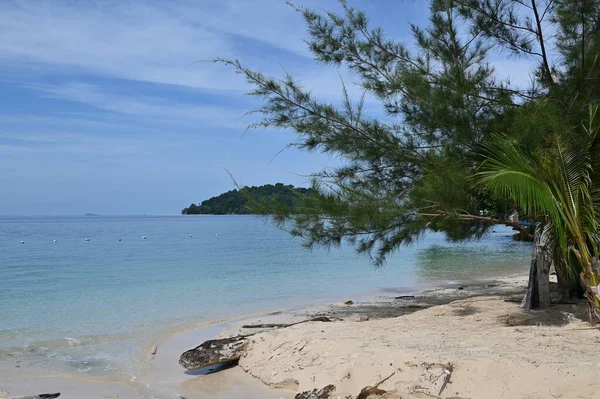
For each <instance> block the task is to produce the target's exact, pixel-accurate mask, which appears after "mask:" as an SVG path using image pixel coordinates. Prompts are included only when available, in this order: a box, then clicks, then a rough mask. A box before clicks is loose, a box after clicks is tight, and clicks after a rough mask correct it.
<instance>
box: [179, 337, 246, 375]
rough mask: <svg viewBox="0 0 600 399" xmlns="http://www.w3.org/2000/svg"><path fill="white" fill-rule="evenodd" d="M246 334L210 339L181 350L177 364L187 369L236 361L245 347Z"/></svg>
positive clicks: (197, 368)
mask: <svg viewBox="0 0 600 399" xmlns="http://www.w3.org/2000/svg"><path fill="white" fill-rule="evenodd" d="M247 337H248V335H238V336H235V337H229V338H221V339H211V340H208V341H205V342H203V343H201V344H200V345H198V346H197V347H195V348H193V349H190V350H188V351H185V352H183V354H182V355H181V357H180V358H179V364H180V365H181V366H182V367H183V368H186V369H188V370H199V369H203V368H205V367H209V366H214V365H217V364H226V363H231V362H237V361H238V360H239V359H240V357H241V356H242V353H243V352H244V350H245V349H246V345H247V344H248V341H247V340H246V338H247Z"/></svg>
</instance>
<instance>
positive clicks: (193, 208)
mask: <svg viewBox="0 0 600 399" xmlns="http://www.w3.org/2000/svg"><path fill="white" fill-rule="evenodd" d="M244 191H245V192H244V193H243V194H242V193H241V192H240V190H230V191H227V192H226V193H223V194H221V195H218V196H216V197H212V198H209V199H207V200H204V201H202V203H200V205H196V204H191V205H190V206H189V207H187V208H183V209H182V210H181V214H182V215H248V214H253V213H254V212H252V211H251V209H250V208H249V207H248V198H252V200H254V201H256V202H261V201H264V200H272V201H275V202H277V203H280V204H283V205H288V206H291V207H293V206H294V204H295V203H296V202H297V201H298V194H301V195H305V194H310V193H312V191H313V190H312V189H311V188H303V187H294V186H292V185H285V184H283V183H277V184H275V185H273V184H265V185H264V186H253V187H245V188H244Z"/></svg>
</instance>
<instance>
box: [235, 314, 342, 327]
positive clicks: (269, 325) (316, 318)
mask: <svg viewBox="0 0 600 399" xmlns="http://www.w3.org/2000/svg"><path fill="white" fill-rule="evenodd" d="M309 321H322V322H330V321H333V320H331V319H330V318H329V317H326V316H320V317H313V318H312V319H307V320H302V321H297V322H296V323H289V324H276V323H267V324H244V325H243V326H242V328H285V327H291V326H295V325H297V324H302V323H307V322H309Z"/></svg>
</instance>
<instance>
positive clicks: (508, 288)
mask: <svg viewBox="0 0 600 399" xmlns="http://www.w3.org/2000/svg"><path fill="white" fill-rule="evenodd" d="M526 283H527V275H525V274H518V275H510V276H504V277H498V278H490V279H481V280H479V281H478V282H473V281H471V282H469V283H467V284H464V285H459V284H456V285H453V286H448V284H446V285H445V286H441V287H439V288H437V289H428V290H421V291H420V293H415V292H411V293H406V295H401V296H400V297H402V298H400V299H396V297H395V296H385V295H376V296H372V297H371V299H370V300H369V301H364V302H358V300H356V299H353V298H350V297H348V299H349V300H354V301H356V302H355V303H354V304H353V305H350V306H348V305H344V304H342V303H339V302H334V303H331V302H329V303H321V304H315V305H312V306H298V307H294V308H287V309H280V310H272V309H271V310H270V311H268V312H253V313H251V314H244V315H238V316H233V317H230V318H224V319H217V320H211V321H206V322H202V323H200V324H197V323H196V324H194V325H187V326H179V327H176V328H175V329H171V330H169V331H166V332H164V333H163V334H161V335H160V336H158V337H155V339H152V340H146V342H145V343H144V345H143V347H142V348H140V351H139V353H140V357H142V359H140V360H141V361H142V370H143V372H142V373H141V375H140V376H137V378H136V379H135V380H133V381H130V382H129V383H125V384H123V383H119V382H115V381H102V380H96V379H93V378H92V379H89V378H82V377H77V376H65V375H63V376H46V377H43V378H40V379H38V378H28V379H29V380H38V381H37V382H35V383H33V384H32V383H30V382H27V381H24V380H23V379H21V380H20V381H18V379H13V380H12V382H13V383H12V384H11V387H9V388H12V391H14V393H13V392H11V394H25V393H27V394H31V393H34V392H31V391H30V390H28V391H27V392H25V391H24V389H22V388H27V386H28V387H29V389H31V388H32V387H34V386H35V387H38V386H40V384H39V380H43V381H45V382H46V383H48V381H52V384H48V386H49V387H53V386H57V387H58V385H59V383H60V382H63V383H64V381H65V380H68V381H69V384H66V385H67V388H68V390H64V389H63V390H62V391H63V392H64V393H63V395H62V396H61V397H65V398H67V399H68V398H70V397H73V398H75V397H77V396H73V395H72V394H73V393H76V392H82V391H81V389H84V388H83V387H84V386H88V385H89V384H95V386H99V385H98V384H101V385H102V386H103V387H104V388H105V389H104V390H103V391H102V392H103V393H102V394H101V395H100V396H98V398H103V399H104V398H112V397H115V398H116V397H117V396H118V397H119V398H129V397H131V398H137V397H147V396H144V395H147V394H148V393H151V394H152V395H153V397H155V398H161V399H162V398H179V397H185V398H188V399H195V398H203V399H204V398H215V399H217V398H219V399H220V398H240V399H241V398H256V399H259V398H269V399H270V398H273V399H278V398H286V399H287V398H293V397H294V393H295V392H296V391H297V390H298V389H303V388H306V383H305V382H302V381H298V383H297V384H296V383H293V382H292V383H290V382H289V381H288V382H285V380H284V381H283V382H282V381H274V380H271V379H269V378H266V377H265V374H264V373H266V372H267V369H269V368H272V369H273V370H274V369H277V368H279V367H280V366H279V365H278V364H277V363H269V362H265V365H264V368H263V369H261V368H260V367H259V368H257V367H256V366H255V365H252V364H250V363H249V361H250V360H244V359H242V360H241V361H240V367H235V368H233V369H229V370H225V371H222V372H219V373H215V374H209V375H204V376H199V375H198V374H197V373H194V372H187V373H186V372H185V370H184V369H183V368H181V367H180V366H179V365H178V364H177V360H178V358H179V356H180V355H181V353H182V352H183V351H185V350H187V349H190V348H192V347H195V346H197V345H199V344H200V343H201V342H203V341H205V340H208V339H213V338H215V337H217V336H220V337H222V336H230V335H237V334H239V333H244V332H247V330H244V329H243V328H241V326H242V325H243V324H257V323H292V322H295V321H299V320H302V319H306V318H308V317H312V316H317V315H326V316H330V317H333V318H340V319H343V320H344V321H343V322H340V323H323V324H327V325H326V326H322V325H321V323H319V326H318V328H323V329H325V328H330V327H331V325H334V324H338V325H339V324H343V323H360V324H361V325H365V324H369V323H371V322H377V321H378V320H381V321H384V322H385V321H387V320H394V319H396V318H398V317H400V316H402V317H405V316H407V315H411V314H414V313H416V312H420V311H425V310H428V309H429V310H430V308H434V307H438V306H447V305H448V304H449V303H452V302H455V301H461V300H465V299H468V298H472V297H476V296H481V295H485V296H492V295H496V296H498V295H500V296H501V297H502V298H506V297H510V296H511V295H513V296H514V295H519V296H520V294H521V293H522V292H524V288H525V286H526ZM413 296H414V297H415V298H411V297H413ZM362 297H363V298H366V297H367V294H365V295H364V296H362ZM513 299H515V300H517V299H520V298H517V297H515V298H513ZM512 305H515V306H516V307H518V304H517V303H513V304H512ZM298 329H300V330H303V331H305V332H307V333H308V331H310V330H311V329H312V330H316V327H315V325H314V324H312V323H307V324H306V325H304V326H298V327H293V328H289V329H281V330H278V331H273V330H269V329H266V330H264V331H262V332H261V331H257V330H252V332H257V333H258V334H257V335H258V336H260V337H265V338H266V337H269V336H271V335H273V334H274V335H277V336H279V335H281V334H284V335H285V334H286V333H287V332H288V330H289V331H295V330H298ZM319 331H320V330H319ZM290 339H291V340H292V341H293V340H295V338H290ZM290 342H291V341H290ZM288 343H289V342H288ZM249 352H251V353H253V354H250V355H249V358H248V359H253V360H254V361H256V356H255V349H251V350H250V351H249ZM282 356H284V355H282ZM265 360H266V359H262V360H261V362H264V361H265ZM292 380H293V378H292ZM335 382H338V383H339V381H331V383H335ZM313 385H314V384H313ZM313 385H310V386H313ZM109 386H110V389H109ZM277 388H279V389H277ZM281 388H284V389H283V390H282V389H281ZM0 389H4V387H3V386H0ZM4 390H6V389H4ZM45 391H48V389H46V390H45ZM59 391H60V390H59ZM68 391H70V392H68ZM40 392H41V391H40ZM40 392H35V393H40ZM111 395H112V396H111ZM123 395H125V396H123ZM128 395H132V396H128ZM177 395H180V396H177ZM223 395H225V396H223ZM249 395H255V396H249ZM0 397H1V396H0ZM87 397H90V398H92V397H94V396H89V395H87Z"/></svg>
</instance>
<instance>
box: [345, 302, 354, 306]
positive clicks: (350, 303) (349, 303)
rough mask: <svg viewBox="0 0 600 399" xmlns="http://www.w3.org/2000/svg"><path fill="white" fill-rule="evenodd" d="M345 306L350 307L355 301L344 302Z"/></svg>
mask: <svg viewBox="0 0 600 399" xmlns="http://www.w3.org/2000/svg"><path fill="white" fill-rule="evenodd" d="M344 305H348V306H349V305H354V302H353V301H346V302H344Z"/></svg>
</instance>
